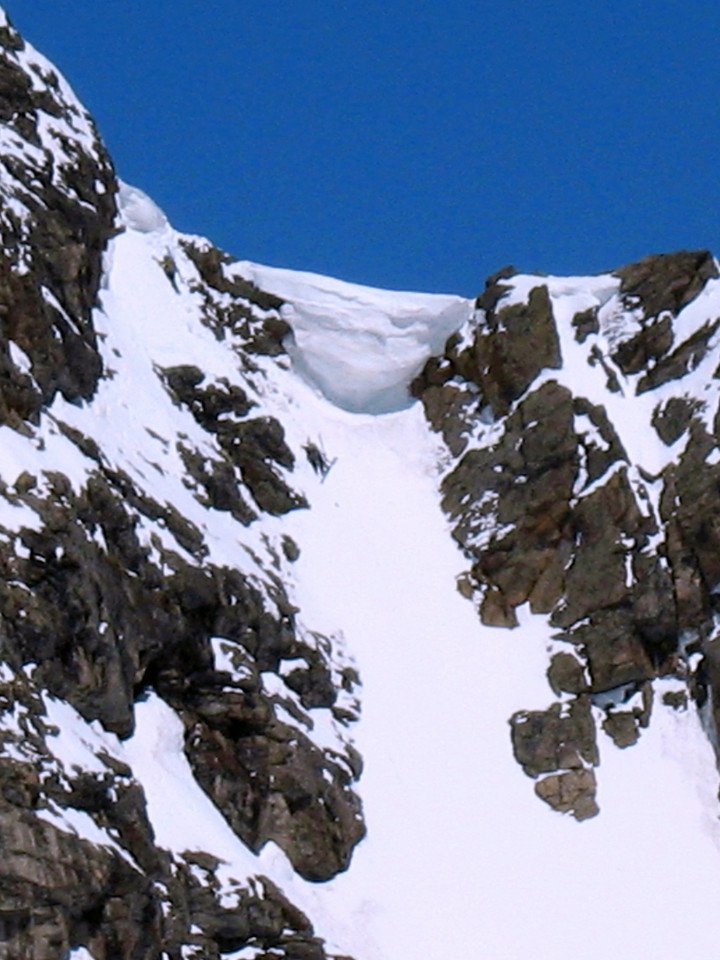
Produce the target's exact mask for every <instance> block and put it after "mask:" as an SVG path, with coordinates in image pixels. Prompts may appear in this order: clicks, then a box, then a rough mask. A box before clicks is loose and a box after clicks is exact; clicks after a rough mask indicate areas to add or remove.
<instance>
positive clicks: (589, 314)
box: [572, 307, 600, 343]
mask: <svg viewBox="0 0 720 960" xmlns="http://www.w3.org/2000/svg"><path fill="white" fill-rule="evenodd" d="M597 313H598V312H597V307H590V308H589V309H588V310H581V311H580V313H576V314H575V316H574V317H573V320H572V325H573V327H574V328H575V339H576V340H577V342H578V343H585V341H586V340H587V338H588V337H589V336H590V335H591V334H592V333H598V332H599V330H600V324H599V323H598V318H597Z"/></svg>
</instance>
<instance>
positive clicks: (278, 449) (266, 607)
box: [0, 26, 365, 960]
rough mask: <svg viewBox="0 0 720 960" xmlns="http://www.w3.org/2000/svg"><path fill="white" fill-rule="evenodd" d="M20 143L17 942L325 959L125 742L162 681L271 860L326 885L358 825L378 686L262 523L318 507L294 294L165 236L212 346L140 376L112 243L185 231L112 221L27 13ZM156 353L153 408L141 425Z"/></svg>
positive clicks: (7, 158) (3, 493)
mask: <svg viewBox="0 0 720 960" xmlns="http://www.w3.org/2000/svg"><path fill="white" fill-rule="evenodd" d="M0 137H1V138H2V150H1V151H0V162H1V163H2V164H3V168H4V174H3V177H2V178H0V180H1V183H0V193H1V194H2V199H3V210H2V213H0V374H1V376H0V381H1V382H0V430H4V431H5V432H4V435H3V450H4V454H5V453H7V457H4V462H3V469H2V471H0V473H1V474H2V476H1V477H0V571H1V572H2V576H1V577H0V618H1V619H0V651H1V654H2V656H1V660H2V663H1V664H0V845H1V846H2V850H3V860H4V863H3V868H2V870H1V871H0V955H2V957H3V958H7V960H66V957H67V956H68V953H69V951H70V950H71V949H74V948H76V947H80V946H83V947H85V948H87V950H88V951H89V952H90V954H91V955H92V957H93V958H94V960H116V958H119V957H124V958H128V960H130V958H132V960H144V958H147V960H150V958H156V957H159V956H161V955H163V956H167V957H170V958H172V960H179V958H180V957H183V958H190V957H197V958H200V957H203V958H219V957H220V956H221V955H223V954H227V953H229V952H234V951H238V950H241V949H247V950H248V951H249V952H250V954H251V955H252V956H254V957H256V958H259V960H262V958H267V957H271V956H272V957H287V958H291V957H292V958H294V960H300V958H303V960H324V958H325V956H326V952H325V948H324V945H323V942H322V940H321V939H320V938H319V937H317V936H316V935H315V932H314V930H313V926H312V923H311V920H310V919H308V918H307V917H306V916H305V915H304V914H303V913H302V911H300V910H299V909H297V908H296V907H295V906H293V905H292V904H291V903H290V902H289V900H288V899H287V898H286V897H285V895H284V893H283V892H282V891H281V890H280V888H279V887H278V886H277V885H276V884H275V883H273V881H272V880H271V879H270V878H268V877H267V876H264V875H263V873H262V872H261V871H259V870H258V871H257V873H256V875H253V874H248V873H247V871H246V872H245V873H241V874H240V875H238V876H237V877H236V878H234V879H233V878H232V877H230V878H229V877H228V868H227V864H224V863H223V862H222V861H221V859H220V858H219V857H218V856H216V855H215V854H211V853H207V852H204V851H202V850H197V849H195V850H192V851H184V850H182V849H166V848H163V847H162V846H160V845H158V843H157V842H156V838H155V835H154V831H153V826H152V824H151V820H150V817H149V815H148V807H147V798H146V793H145V789H144V787H143V784H142V783H141V781H140V780H139V779H138V778H137V776H136V772H135V771H134V770H133V767H132V765H131V764H130V763H128V762H127V756H126V754H125V753H124V752H123V751H124V748H123V741H125V740H126V739H127V738H129V737H132V736H133V734H134V732H135V730H136V714H137V704H138V702H139V701H145V700H147V699H148V698H152V697H155V698H157V697H159V698H161V700H162V701H163V702H164V704H165V705H166V708H171V709H172V710H173V711H174V715H175V716H176V717H177V718H179V723H180V725H181V730H182V747H183V748H184V755H185V758H186V760H187V762H188V763H189V765H190V769H191V770H192V772H193V773H194V775H195V778H196V783H197V785H198V789H199V790H201V791H204V792H205V793H206V794H207V796H208V797H209V798H210V799H211V800H212V801H213V803H214V804H215V806H216V807H217V809H218V810H219V811H221V812H222V814H224V817H225V820H226V822H227V824H228V825H229V827H230V828H231V829H232V830H233V831H234V832H235V833H236V835H237V836H238V837H239V838H240V839H241V840H242V841H243V843H244V844H245V845H246V847H247V848H249V850H251V851H255V852H259V851H261V850H262V849H263V847H264V846H265V845H266V844H268V843H271V842H272V843H274V844H276V845H277V846H278V847H279V848H280V849H281V850H282V851H284V853H285V855H286V856H287V858H288V860H289V861H290V863H291V864H292V865H293V867H294V868H295V870H296V871H297V872H298V873H299V874H300V875H302V876H304V877H306V878H308V879H311V880H327V879H329V878H330V877H332V876H334V875H335V874H336V873H337V872H338V871H341V870H344V869H346V867H347V866H348V863H349V861H350V857H351V855H352V850H353V848H354V846H355V845H356V844H357V842H358V841H359V840H360V839H361V837H362V836H363V835H364V830H365V828H364V823H363V818H362V809H361V805H360V801H359V799H358V797H357V794H356V793H355V790H354V785H355V781H356V780H357V778H358V776H359V775H360V770H361V761H360V758H359V756H358V755H357V753H356V752H355V751H354V749H353V747H352V745H351V744H350V742H349V741H348V739H347V737H346V736H345V734H344V731H345V730H346V729H347V728H348V726H349V725H351V724H352V722H353V721H354V720H355V719H356V718H357V715H358V704H357V692H356V688H357V686H358V684H359V677H358V675H357V673H356V672H355V670H354V668H353V666H352V664H351V663H350V662H349V661H347V659H346V658H345V657H344V655H343V654H342V651H341V649H340V648H339V645H338V642H337V640H336V638H334V637H327V636H323V635H321V634H319V633H317V632H315V631H313V630H312V629H310V628H309V627H308V626H307V625H306V624H305V623H304V621H303V619H302V616H301V611H299V610H298V607H297V606H296V604H295V603H294V600H293V598H292V596H291V595H290V592H289V590H288V588H287V586H286V581H287V580H288V579H289V577H288V566H289V564H290V563H291V562H292V561H293V560H294V559H296V558H297V556H298V553H299V550H300V547H299V546H298V545H297V544H296V543H295V542H294V540H293V538H292V537H291V536H289V535H288V534H287V533H285V532H284V531H283V530H282V528H277V527H273V526H272V525H268V526H267V527H266V526H264V523H265V521H267V520H268V518H272V522H273V523H277V522H279V521H280V520H281V519H282V517H284V516H285V515H286V514H287V513H288V512H290V511H293V510H297V509H306V508H307V506H308V501H307V498H306V496H305V495H304V493H303V492H301V490H300V489H299V488H298V486H297V484H296V483H295V479H294V475H295V472H296V467H297V464H298V461H299V462H300V463H301V464H302V465H305V464H306V451H304V450H303V448H302V445H303V444H306V443H307V442H308V440H307V436H306V434H305V433H304V432H302V433H300V432H298V430H295V432H294V433H293V434H292V436H288V435H287V433H286V429H285V427H284V425H283V424H281V422H280V420H279V419H278V416H277V415H276V413H275V412H274V408H273V406H272V403H268V402H267V401H266V397H267V395H268V394H269V395H270V396H271V397H272V396H273V395H274V393H275V394H277V393H279V391H280V387H279V386H278V385H277V384H276V383H275V380H277V377H279V376H281V374H282V371H283V369H285V368H286V364H284V363H283V359H284V356H285V355H284V348H283V340H284V338H285V337H286V335H287V334H288V332H289V327H288V325H287V323H286V322H285V321H284V320H283V319H282V318H281V316H280V313H279V310H280V308H281V307H282V301H281V300H280V299H279V298H277V297H275V296H273V295H272V294H269V293H266V292H265V291H262V290H260V289H258V288H257V287H256V286H255V285H254V284H252V283H251V282H250V281H248V280H245V279H244V278H243V277H242V276H241V274H240V272H239V270H238V269H237V267H236V265H235V264H234V263H233V261H232V260H231V258H229V257H228V256H226V255H225V254H222V253H221V252H220V251H218V250H217V249H216V248H214V247H212V246H211V245H210V244H208V243H206V242H205V241H201V240H198V239H197V238H181V237H178V236H177V235H176V234H173V235H172V237H171V236H170V234H169V233H168V234H167V235H164V237H165V239H164V240H162V241H158V244H159V245H158V247H157V249H155V247H153V246H152V241H150V246H148V247H147V259H148V270H149V272H150V274H152V275H153V276H157V277H159V278H160V279H159V280H158V281H157V283H158V287H160V285H162V287H163V291H164V292H166V293H167V295H168V297H169V299H168V310H171V309H172V308H173V299H172V298H178V301H182V304H191V307H185V306H181V307H180V310H181V311H183V310H184V311H185V312H184V313H182V317H183V322H184V323H185V325H186V328H188V327H190V326H191V327H192V330H191V332H190V333H187V329H186V331H185V332H186V334H187V342H188V343H190V344H191V346H187V345H185V346H180V345H179V344H180V341H178V343H173V344H160V345H158V348H157V349H158V351H159V354H158V355H160V354H162V355H163V356H165V355H166V354H167V355H168V356H171V357H172V361H171V362H166V361H165V362H159V361H155V360H154V359H149V358H147V357H144V356H143V357H142V358H141V360H139V361H137V360H136V361H134V362H135V366H133V361H132V360H130V367H127V366H123V365H124V364H126V362H127V361H128V359H129V350H130V348H129V347H128V346H127V344H126V343H125V342H124V341H123V339H122V336H123V334H124V331H123V330H122V329H120V330H117V329H116V326H113V324H114V323H116V321H115V317H114V315H113V316H110V317H108V316H107V315H106V313H105V310H104V303H103V298H104V297H105V296H106V290H107V288H108V285H109V284H110V282H111V281H110V279H109V276H108V275H107V274H103V263H104V257H105V256H106V254H107V253H108V247H109V245H116V244H118V243H121V242H122V240H123V236H124V234H127V233H128V232H131V231H133V230H134V231H136V232H138V233H139V235H145V234H147V233H148V232H151V231H152V230H153V229H155V226H156V225H157V224H159V223H161V222H166V221H164V218H162V217H161V216H160V215H157V216H155V213H154V211H153V210H151V215H150V216H149V217H148V216H145V219H144V220H143V209H144V208H143V206H142V204H143V203H145V202H146V200H143V199H142V195H140V194H139V192H138V191H134V190H133V189H132V188H125V187H124V188H123V189H124V190H125V195H126V199H125V201H124V202H125V203H126V211H125V213H121V214H120V215H118V210H117V208H116V195H117V196H119V197H120V196H121V194H118V184H117V182H116V179H115V176H114V172H113V169H112V165H111V163H110V160H109V158H108V156H107V154H106V152H105V149H104V147H103V145H102V143H101V141H100V140H99V138H98V136H97V132H96V130H95V127H94V125H93V123H92V120H91V119H90V118H89V117H88V115H87V113H86V112H85V110H84V109H83V108H82V106H81V105H80V104H79V103H78V102H77V100H76V99H75V97H74V95H73V94H72V91H71V90H70V89H69V87H68V86H67V84H66V83H65V81H64V80H63V79H62V78H61V77H60V76H59V75H58V74H57V73H56V72H55V71H54V69H53V68H52V67H51V66H50V65H48V64H47V63H46V61H44V59H43V58H42V57H41V56H40V55H39V54H36V53H35V52H34V51H33V50H32V49H31V48H30V47H29V46H26V45H25V43H24V41H23V40H22V39H21V38H20V37H19V36H18V35H17V33H16V32H15V31H14V30H13V29H12V28H11V27H10V26H7V27H3V28H1V29H0ZM128 197H129V198H130V200H129V201H128V199H127V198H128ZM121 202H122V201H121ZM128 202H130V203H131V204H134V207H132V208H131V209H130V212H128V208H127V203H128ZM147 203H149V201H147ZM133 210H134V211H135V213H133V212H132V211H133ZM138 210H140V213H138ZM146 212H147V210H146ZM133 217H135V219H133ZM153 217H155V219H153ZM110 260H111V257H109V258H108V261H107V263H108V264H109V263H110ZM153 282H154V281H153ZM135 309H137V307H136V308H135ZM190 314H192V317H193V319H192V320H188V316H189V315H190ZM133 319H134V317H133V316H132V314H130V315H127V314H126V315H125V320H126V322H127V321H128V320H133ZM155 319H156V318H153V320H155ZM98 322H100V323H101V325H102V332H98V330H99V328H98ZM193 338H194V339H193ZM209 342H212V343H216V344H218V345H219V346H218V347H217V349H216V350H215V352H213V351H212V349H211V348H210V346H208V343H209ZM198 344H200V345H201V347H202V349H201V351H200V352H201V354H202V356H203V357H204V364H203V366H202V367H201V366H198V365H197V364H198V356H197V354H196V353H195V352H194V347H196V346H197V345H198ZM164 348H167V349H165V353H163V349H164ZM183 351H184V352H183ZM203 351H204V352H203ZM220 351H222V352H220ZM213 363H214V364H215V365H216V366H217V367H218V370H217V371H216V370H215V369H213ZM138 364H140V365H143V364H144V366H143V372H142V374H141V376H142V377H144V378H145V379H144V380H143V384H144V388H146V389H147V390H149V391H150V392H151V393H152V395H153V397H154V398H155V399H154V401H153V402H154V403H155V405H156V409H155V411H150V410H147V411H144V412H142V411H141V412H140V414H138V412H137V410H135V409H134V408H133V406H132V401H133V399H134V398H133V396H132V392H133V390H134V389H135V387H133V385H132V384H133V383H134V382H135V381H133V380H132V376H134V375H135V374H137V370H138V369H139V367H138ZM208 365H209V366H208ZM220 368H222V371H221V370H220ZM123 371H124V372H123ZM123 377H125V380H123ZM273 378H275V380H273ZM273 392H274V393H273ZM98 397H99V398H100V399H98ZM128 401H129V402H128ZM83 403H84V404H85V406H82V405H81V404H83ZM113 405H114V406H113ZM280 406H282V404H281V405H280ZM161 409H162V410H163V411H164V413H161V414H160V416H159V417H158V419H157V420H156V419H155V417H154V414H155V413H158V412H159V411H160V410H161ZM98 411H99V412H98ZM113 411H114V412H113ZM118 411H121V412H118ZM145 414H146V415H147V420H146V421H144V422H143V421H140V420H139V416H141V415H145ZM133 417H135V419H133ZM95 418H97V419H95ZM142 438H145V440H146V441H147V442H146V443H145V444H143V440H142ZM220 532H222V534H223V538H222V543H224V542H225V541H227V543H228V544H231V547H230V548H229V549H228V548H226V547H224V546H222V543H221V538H220ZM58 711H59V712H60V713H61V714H62V718H63V719H62V722H63V724H64V723H66V722H67V723H68V724H69V725H70V729H69V730H68V731H65V730H62V729H60V728H59V727H58V726H57V725H56V724H55V723H54V722H53V721H52V719H51V717H52V716H55V715H56V714H57V713H58ZM316 725H318V726H322V728H323V730H324V739H323V740H322V741H319V740H318V738H317V737H316V736H315V734H314V730H315V727H316ZM329 731H331V732H332V734H333V738H330V733H329ZM330 739H332V744H333V745H332V746H330V745H329V742H330ZM68 744H70V745H71V746H68ZM248 856H251V855H250V854H248Z"/></svg>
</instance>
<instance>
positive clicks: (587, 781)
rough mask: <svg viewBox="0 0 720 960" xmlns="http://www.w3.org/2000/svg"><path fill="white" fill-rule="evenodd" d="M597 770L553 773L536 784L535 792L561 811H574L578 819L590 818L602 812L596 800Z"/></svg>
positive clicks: (573, 813)
mask: <svg viewBox="0 0 720 960" xmlns="http://www.w3.org/2000/svg"><path fill="white" fill-rule="evenodd" d="M596 788H597V783H596V779H595V771H594V770H588V769H581V770H567V771H565V772H564V773H559V774H551V775H550V776H549V777H544V778H543V779H542V780H539V781H538V782H537V783H536V784H535V793H536V794H537V795H538V797H540V799H541V800H544V801H545V803H547V804H549V805H550V806H551V807H552V808H553V809H554V810H558V811H559V812H560V813H572V815H573V816H574V817H575V819H576V820H588V819H590V818H591V817H595V816H597V814H598V813H599V812H600V808H599V807H598V805H597V803H596V801H595V791H596Z"/></svg>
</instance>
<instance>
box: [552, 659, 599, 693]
mask: <svg viewBox="0 0 720 960" xmlns="http://www.w3.org/2000/svg"><path fill="white" fill-rule="evenodd" d="M547 677H548V683H549V684H550V686H551V687H552V690H553V693H554V694H555V695H556V696H559V695H560V694H561V693H575V694H578V693H586V692H587V690H588V689H589V685H588V682H587V680H586V678H585V665H584V664H583V663H582V662H581V661H580V660H578V659H577V657H574V656H573V655H572V654H571V653H556V654H554V655H553V657H552V659H551V661H550V666H549V667H548V672H547Z"/></svg>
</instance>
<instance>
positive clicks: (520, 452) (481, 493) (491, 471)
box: [442, 381, 577, 623]
mask: <svg viewBox="0 0 720 960" xmlns="http://www.w3.org/2000/svg"><path fill="white" fill-rule="evenodd" d="M576 474H577V439H576V436H575V432H574V429H573V406H572V398H571V396H570V394H569V392H568V391H567V390H566V389H565V388H564V387H560V386H559V385H558V384H556V383H554V382H552V381H550V382H548V383H545V384H543V386H542V387H540V388H539V389H538V390H536V391H535V392H533V393H530V394H529V395H528V397H527V398H526V399H525V400H523V401H522V402H521V403H520V404H519V405H518V408H517V410H515V411H514V412H513V414H511V415H510V416H509V417H508V418H507V420H506V423H505V428H504V431H503V433H502V436H501V438H500V440H499V442H498V443H497V444H496V445H495V446H493V447H489V448H486V449H473V450H471V451H469V452H468V453H467V454H466V455H465V456H464V457H463V458H462V460H461V461H460V463H459V464H458V465H457V467H456V468H455V469H454V470H453V471H452V472H451V473H450V474H448V476H447V477H446V478H445V480H444V481H443V487H442V490H443V507H444V509H445V510H446V511H447V512H448V513H449V514H450V515H451V516H452V517H455V518H457V521H458V522H457V523H456V526H455V528H454V530H453V535H454V536H455V538H456V539H457V540H458V541H459V543H460V544H461V545H462V546H463V547H464V548H465V549H466V550H467V551H468V552H469V553H471V554H472V555H473V556H474V558H475V564H474V566H473V571H472V572H473V576H474V577H475V578H476V579H477V580H478V581H479V582H480V583H482V584H487V585H488V586H490V587H492V588H494V589H495V590H496V591H499V593H500V595H501V596H497V597H495V596H494V595H492V594H491V595H490V597H491V599H489V600H488V606H487V607H486V608H485V617H486V618H487V619H485V617H484V620H485V622H488V623H490V622H491V621H494V620H497V615H496V613H495V611H500V610H502V609H505V608H507V607H508V606H510V607H515V606H518V605H519V604H521V603H524V602H525V601H526V600H528V599H529V600H530V603H531V607H532V609H533V610H535V611H537V612H539V611H540V610H546V611H547V610H550V609H552V607H553V605H554V604H555V603H556V602H557V600H558V599H559V597H560V596H561V593H562V584H563V579H564V567H565V564H566V562H567V556H565V554H564V549H563V548H562V546H559V545H560V544H562V542H563V541H569V539H570V533H569V528H568V523H569V520H570V501H571V499H572V491H573V484H574V482H575V478H576ZM518 481H519V482H518ZM494 527H497V528H498V529H500V530H501V531H503V533H502V535H500V536H497V535H495V536H492V537H486V536H485V535H484V531H485V530H492V529H493V528H494ZM505 531H507V532H505ZM501 597H502V599H501ZM491 604H492V607H491V606H490V605H491ZM504 619H507V618H506V617H505V615H504V614H503V615H501V622H502V620H504Z"/></svg>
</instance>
